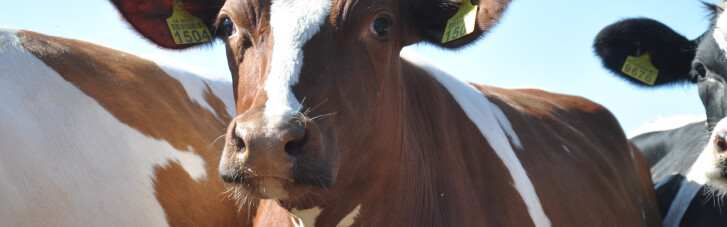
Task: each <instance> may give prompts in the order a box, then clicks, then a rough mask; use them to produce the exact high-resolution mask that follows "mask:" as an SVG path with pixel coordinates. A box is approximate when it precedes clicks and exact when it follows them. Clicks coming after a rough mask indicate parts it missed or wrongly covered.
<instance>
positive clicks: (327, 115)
mask: <svg viewBox="0 0 727 227" xmlns="http://www.w3.org/2000/svg"><path fill="white" fill-rule="evenodd" d="M337 113H338V112H333V113H328V114H321V115H318V116H315V117H312V118H311V119H310V120H311V121H314V120H316V119H319V118H321V119H322V118H325V117H329V116H331V115H335V114H337Z"/></svg>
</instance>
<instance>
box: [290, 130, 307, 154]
mask: <svg viewBox="0 0 727 227" xmlns="http://www.w3.org/2000/svg"><path fill="white" fill-rule="evenodd" d="M307 140H308V135H305V136H303V138H300V139H296V140H291V141H288V143H287V144H285V153H288V155H290V156H297V155H300V154H301V153H302V152H303V146H305V143H306V141H307Z"/></svg>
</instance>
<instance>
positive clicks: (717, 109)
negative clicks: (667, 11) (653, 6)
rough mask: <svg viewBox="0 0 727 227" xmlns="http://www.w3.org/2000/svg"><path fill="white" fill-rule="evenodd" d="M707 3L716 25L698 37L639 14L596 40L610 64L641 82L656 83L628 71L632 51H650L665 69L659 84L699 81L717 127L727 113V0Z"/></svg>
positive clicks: (634, 53) (620, 73)
mask: <svg viewBox="0 0 727 227" xmlns="http://www.w3.org/2000/svg"><path fill="white" fill-rule="evenodd" d="M706 6H707V8H708V9H709V10H710V11H711V12H712V13H713V16H712V23H711V26H710V27H709V29H708V30H707V31H706V32H705V33H704V34H703V35H701V36H700V37H698V38H696V39H694V40H691V41H690V40H688V39H686V38H684V37H683V36H682V35H679V34H677V33H676V32H674V31H673V30H672V29H670V28H669V27H667V26H666V25H664V24H661V23H659V22H657V21H654V20H651V19H645V18H639V19H627V20H623V21H620V22H617V23H614V24H612V25H609V26H608V27H606V28H604V29H603V30H601V32H600V33H599V34H598V36H597V37H596V40H595V42H594V44H593V46H594V49H595V52H596V54H597V55H598V56H599V57H601V59H602V61H603V65H604V66H605V67H606V68H607V69H609V70H610V71H612V72H614V73H615V74H616V75H618V76H620V77H622V78H625V79H626V80H628V81H629V82H632V83H634V84H636V85H639V86H643V87H651V86H650V85H648V84H646V83H644V82H642V81H640V80H638V79H636V78H635V77H632V76H629V75H627V74H625V73H624V71H623V70H624V69H625V62H626V61H627V57H628V56H632V57H639V56H645V55H649V56H650V58H651V63H653V66H654V68H656V69H657V70H659V72H658V75H657V77H656V80H655V81H654V84H653V86H654V87H658V86H663V85H668V84H676V83H690V84H694V83H696V84H697V85H698V86H699V96H700V98H701V99H702V103H703V104H704V108H705V110H706V113H707V119H708V121H707V122H708V124H709V129H710V130H711V129H712V128H714V126H715V125H716V124H717V121H719V120H720V119H722V118H724V117H727V87H725V86H726V85H727V84H725V81H727V61H726V60H725V59H727V57H726V56H727V15H726V14H725V6H727V5H726V4H724V3H723V4H721V5H711V4H706Z"/></svg>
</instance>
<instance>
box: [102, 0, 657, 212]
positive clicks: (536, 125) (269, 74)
mask: <svg viewBox="0 0 727 227" xmlns="http://www.w3.org/2000/svg"><path fill="white" fill-rule="evenodd" d="M473 2H474V4H476V5H477V6H478V10H477V11H476V15H477V17H476V20H475V22H474V23H475V26H474V31H473V32H472V33H470V34H468V35H465V36H464V37H462V38H459V39H456V40H454V41H451V42H447V43H444V44H442V43H441V40H442V39H443V33H444V29H445V26H446V24H447V21H448V19H449V18H451V17H453V15H455V13H456V12H457V11H458V10H459V8H460V5H461V3H460V1H459V0H400V1H393V0H372V1H357V0H333V1H331V0H272V1H267V0H263V1H249V0H228V1H226V2H225V1H195V0H186V1H183V4H184V5H183V7H184V9H185V10H186V11H187V12H189V13H191V14H193V15H195V16H196V17H198V18H199V19H200V20H202V21H203V22H204V23H205V24H206V25H207V27H208V28H209V29H210V30H212V31H213V33H215V35H216V36H217V37H218V38H219V39H220V40H222V41H223V42H224V43H225V45H226V47H227V53H228V60H227V61H228V63H229V66H230V70H231V72H232V78H233V84H234V92H235V99H236V107H237V112H238V113H239V114H240V115H238V116H237V117H236V118H235V119H234V120H233V121H232V123H231V124H230V126H229V128H228V135H227V139H226V140H227V145H226V147H225V149H224V153H223V158H222V162H221V165H220V174H221V177H222V179H224V180H225V181H227V182H230V183H232V184H234V185H236V186H235V187H236V190H237V193H239V194H240V195H241V197H244V201H245V202H247V203H255V202H256V201H257V200H258V199H263V201H262V203H261V204H262V205H263V207H260V208H259V210H258V213H257V214H258V216H257V217H256V223H257V224H262V225H266V224H267V225H269V224H275V223H276V222H285V221H292V222H293V224H296V225H301V224H302V225H306V226H313V225H316V226H334V225H341V226H348V225H357V226H531V225H535V226H550V225H556V226H645V225H659V214H658V212H657V210H656V204H655V203H654V201H655V200H654V192H653V189H652V184H651V181H650V179H649V172H648V167H647V166H646V163H645V162H644V160H643V157H642V156H641V155H640V154H639V153H638V152H636V151H634V149H633V148H632V147H631V146H630V144H629V142H628V140H627V139H626V138H625V136H624V134H623V132H622V130H621V128H620V127H619V124H618V123H617V122H616V120H615V119H614V117H613V116H612V115H611V114H610V113H609V112H608V111H607V110H606V109H604V108H603V107H602V106H600V105H597V104H594V103H592V102H590V101H588V100H585V99H583V98H580V97H573V96H565V95H558V94H553V93H549V92H544V91H539V90H532V89H525V90H508V89H500V88H495V87H488V86H483V85H477V84H468V83H466V82H463V81H461V80H459V79H456V78H455V77H452V76H451V75H449V74H447V73H445V72H442V71H441V70H439V69H437V68H436V67H433V66H432V65H431V64H427V63H425V61H424V60H422V59H421V58H419V57H417V56H415V55H414V54H401V52H402V48H403V47H405V46H407V45H411V44H414V43H420V42H427V43H430V44H433V45H439V46H442V47H444V48H459V47H462V46H464V45H467V44H470V43H472V42H474V41H475V40H477V39H478V38H479V37H480V36H482V34H483V33H485V32H486V31H487V30H488V29H489V28H490V27H491V26H493V25H494V24H495V23H496V22H497V20H498V18H499V17H500V15H501V14H502V13H503V11H504V10H505V8H506V6H507V5H508V4H509V1H507V0H481V1H473ZM113 3H114V4H115V5H116V6H117V7H118V8H119V10H120V11H121V13H122V15H123V16H124V17H125V18H126V19H127V21H129V22H130V24H131V25H132V26H133V27H134V28H135V29H137V30H138V31H139V32H140V33H141V34H142V35H144V36H145V37H147V38H148V39H150V40H151V41H153V42H155V43H157V44H159V45H160V46H162V47H166V48H171V49H182V48H186V47H189V46H193V45H190V44H176V42H175V41H174V40H173V35H174V33H172V32H171V31H170V29H169V26H168V25H167V23H166V18H169V17H170V16H171V15H172V12H173V10H172V9H173V6H172V4H173V1H172V0H157V1H146V0H144V1H142V0H113ZM174 4H175V5H178V4H180V2H178V1H177V2H174ZM401 55H406V56H405V57H402V56H401ZM463 67H477V66H463ZM280 207H282V208H283V209H280ZM277 224H280V223H277Z"/></svg>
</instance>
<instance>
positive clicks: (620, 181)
mask: <svg viewBox="0 0 727 227" xmlns="http://www.w3.org/2000/svg"><path fill="white" fill-rule="evenodd" d="M477 88H478V89H479V90H480V91H482V92H483V93H484V94H485V95H486V96H487V97H488V99H490V100H491V101H492V102H493V103H495V104H496V105H498V106H499V107H500V108H501V109H502V110H503V112H504V113H505V115H507V116H509V117H508V119H509V120H510V122H511V123H512V127H513V129H514V131H515V132H516V133H517V135H518V137H519V138H520V140H521V141H522V145H523V148H522V149H516V153H517V156H518V158H519V159H520V161H521V162H522V163H523V167H524V168H525V169H526V171H527V172H528V175H529V176H530V179H531V180H532V182H533V185H534V186H535V188H536V189H537V191H538V196H539V197H540V198H541V201H542V204H543V209H544V210H545V212H546V214H548V216H549V217H550V219H551V220H552V221H553V224H554V225H557V224H556V223H562V224H563V223H569V224H572V225H606V226H609V225H614V224H616V223H644V224H646V225H649V226H655V225H659V223H660V216H659V214H658V209H657V204H656V197H655V195H654V191H653V188H652V187H653V184H652V182H651V180H650V179H649V172H648V166H647V164H646V161H645V160H644V158H643V156H641V154H640V153H639V152H638V151H637V150H636V149H635V148H632V146H631V144H630V143H629V141H628V140H627V139H626V137H625V135H624V133H623V131H622V129H621V127H620V126H619V124H618V122H617V121H616V119H615V117H614V116H613V115H612V114H611V113H610V112H609V111H608V110H607V109H605V108H604V107H602V106H600V105H598V104H595V103H593V102H591V101H589V100H586V99H583V98H581V97H576V96H568V95H561V94H555V93H550V92H546V91H541V90H536V89H501V88H495V87H487V86H477ZM545 135H547V136H545ZM538 151H548V152H547V153H544V152H538ZM563 204H569V205H568V206H570V207H580V208H581V209H578V210H580V211H575V210H568V209H562V205H563ZM632 214H641V215H638V216H633V215H632ZM605 217H609V218H605ZM635 217H638V218H637V219H634V220H631V219H633V218H635ZM609 223H610V224H609Z"/></svg>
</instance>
